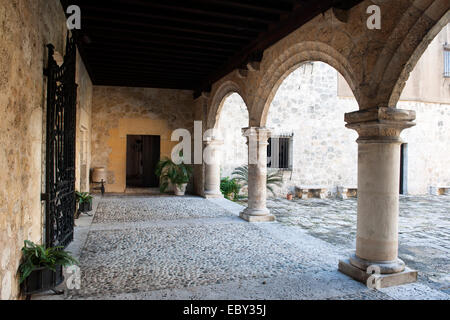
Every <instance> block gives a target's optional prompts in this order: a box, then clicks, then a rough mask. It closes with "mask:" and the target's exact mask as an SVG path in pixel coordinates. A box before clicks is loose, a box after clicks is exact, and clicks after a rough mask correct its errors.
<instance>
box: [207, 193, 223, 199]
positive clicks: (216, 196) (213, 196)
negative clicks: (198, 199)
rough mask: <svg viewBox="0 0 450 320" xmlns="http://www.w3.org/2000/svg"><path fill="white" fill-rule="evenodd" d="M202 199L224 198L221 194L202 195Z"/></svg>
mask: <svg viewBox="0 0 450 320" xmlns="http://www.w3.org/2000/svg"><path fill="white" fill-rule="evenodd" d="M203 198H205V199H221V198H224V196H223V194H204V195H203Z"/></svg>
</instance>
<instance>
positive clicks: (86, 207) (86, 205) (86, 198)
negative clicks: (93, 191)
mask: <svg viewBox="0 0 450 320" xmlns="http://www.w3.org/2000/svg"><path fill="white" fill-rule="evenodd" d="M76 196H77V201H78V211H79V212H83V213H86V212H89V211H92V196H91V195H90V194H89V193H88V192H78V191H77V192H76Z"/></svg>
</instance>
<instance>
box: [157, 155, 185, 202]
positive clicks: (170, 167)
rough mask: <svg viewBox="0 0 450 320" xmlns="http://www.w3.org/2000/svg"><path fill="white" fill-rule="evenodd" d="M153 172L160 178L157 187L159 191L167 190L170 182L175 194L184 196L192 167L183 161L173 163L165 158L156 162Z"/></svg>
mask: <svg viewBox="0 0 450 320" xmlns="http://www.w3.org/2000/svg"><path fill="white" fill-rule="evenodd" d="M155 173H156V175H157V176H158V177H159V178H160V182H161V184H160V187H159V189H160V191H161V192H167V191H168V189H169V185H170V184H172V185H173V188H174V192H175V195H177V196H184V194H185V192H186V186H187V184H188V182H189V180H190V179H191V176H192V167H191V166H189V165H186V164H185V163H184V162H181V163H180V164H175V163H174V162H173V161H172V160H170V159H168V158H166V159H163V160H161V161H159V162H158V165H157V166H156V171H155Z"/></svg>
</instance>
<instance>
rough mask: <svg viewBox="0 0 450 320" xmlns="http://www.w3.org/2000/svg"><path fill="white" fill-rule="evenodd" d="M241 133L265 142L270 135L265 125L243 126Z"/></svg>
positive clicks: (248, 137)
mask: <svg viewBox="0 0 450 320" xmlns="http://www.w3.org/2000/svg"><path fill="white" fill-rule="evenodd" d="M242 134H243V136H244V137H246V138H247V139H250V138H254V139H256V140H255V141H258V142H260V143H261V142H262V143H264V142H267V140H268V139H269V138H270V136H271V132H270V130H269V129H267V128H266V127H249V128H243V129H242Z"/></svg>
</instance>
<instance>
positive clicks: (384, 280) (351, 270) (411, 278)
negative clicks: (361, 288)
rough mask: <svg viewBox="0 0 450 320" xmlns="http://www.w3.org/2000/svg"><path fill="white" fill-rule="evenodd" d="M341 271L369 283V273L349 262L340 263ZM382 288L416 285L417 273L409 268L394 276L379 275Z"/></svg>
mask: <svg viewBox="0 0 450 320" xmlns="http://www.w3.org/2000/svg"><path fill="white" fill-rule="evenodd" d="M339 271H340V272H342V273H343V274H345V275H347V276H349V277H351V278H353V279H355V280H356V281H359V282H362V283H364V284H366V283H367V279H368V278H369V277H370V276H371V275H370V274H368V273H367V272H365V271H363V270H361V269H359V268H356V267H354V266H353V265H352V264H351V263H350V261H349V260H340V261H339ZM379 278H380V288H388V287H394V286H400V285H403V284H408V283H414V282H416V281H417V271H416V270H412V269H410V268H408V267H406V268H405V270H404V271H403V272H399V273H393V274H382V275H379Z"/></svg>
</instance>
